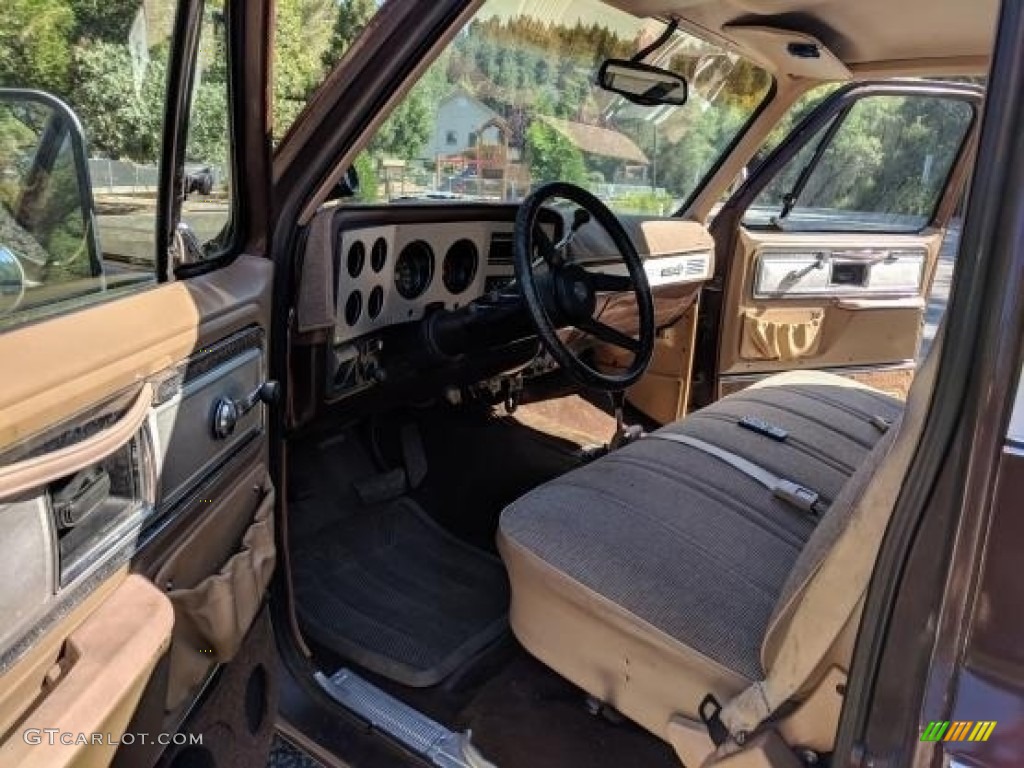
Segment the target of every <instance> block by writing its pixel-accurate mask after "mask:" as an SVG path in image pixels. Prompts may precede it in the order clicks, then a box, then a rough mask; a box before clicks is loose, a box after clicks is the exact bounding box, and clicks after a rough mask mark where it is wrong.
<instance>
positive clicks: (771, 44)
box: [722, 24, 852, 81]
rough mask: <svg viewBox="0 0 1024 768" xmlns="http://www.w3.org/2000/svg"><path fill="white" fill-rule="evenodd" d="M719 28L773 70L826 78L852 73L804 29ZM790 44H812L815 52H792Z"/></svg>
mask: <svg viewBox="0 0 1024 768" xmlns="http://www.w3.org/2000/svg"><path fill="white" fill-rule="evenodd" d="M722 32H724V33H725V34H726V35H728V36H729V38H730V39H732V40H733V41H734V42H736V43H738V44H740V45H741V46H743V47H744V48H745V49H746V50H747V51H748V53H749V54H750V56H751V58H753V59H754V60H755V61H758V62H760V63H762V64H764V65H765V66H766V67H767V69H769V70H771V71H773V72H776V73H781V74H786V75H790V76H793V77H810V78H814V79H815V80H829V81H832V80H836V81H841V80H849V79H850V78H851V77H852V75H851V74H850V70H849V69H848V68H847V66H846V65H845V64H844V63H843V62H842V61H840V60H839V57H837V56H836V55H835V54H834V53H833V52H832V51H831V50H830V49H829V47H828V46H827V45H825V44H824V43H823V42H821V40H819V39H818V38H816V37H814V36H813V35H809V34H806V33H805V32H794V31H791V30H787V29H779V28H777V27H766V26H754V25H747V24H726V25H725V26H724V27H722ZM792 44H805V45H813V46H815V47H817V49H818V56H816V57H808V58H798V57H796V56H793V55H792V54H791V53H789V46H790V45H792Z"/></svg>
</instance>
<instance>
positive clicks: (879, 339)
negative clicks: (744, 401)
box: [719, 230, 942, 386]
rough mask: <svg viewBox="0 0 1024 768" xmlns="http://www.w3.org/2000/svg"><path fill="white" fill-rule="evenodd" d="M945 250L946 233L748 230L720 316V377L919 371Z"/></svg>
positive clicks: (738, 252) (736, 258) (726, 383)
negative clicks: (928, 300) (929, 296)
mask: <svg viewBox="0 0 1024 768" xmlns="http://www.w3.org/2000/svg"><path fill="white" fill-rule="evenodd" d="M941 244H942V232H940V231H928V232H924V233H921V234H915V235H856V234H850V235H839V234H811V233H800V234H784V233H771V232H756V231H749V230H743V231H741V233H740V237H739V246H738V250H737V253H736V256H735V263H734V266H735V269H733V270H732V271H731V274H730V283H729V287H728V291H727V297H728V298H727V300H726V309H725V311H724V312H723V331H722V344H721V350H720V357H719V366H720V368H719V370H720V373H721V376H723V377H729V376H734V375H750V374H768V373H773V372H777V371H784V370H790V369H793V368H834V367H849V366H856V367H867V366H871V367H874V366H879V367H882V366H885V367H890V368H891V367H892V366H908V367H912V366H913V364H914V358H915V357H916V355H917V348H918V344H919V342H920V335H921V327H922V317H923V312H924V308H925V294H926V286H927V285H928V283H929V281H928V279H927V278H928V277H929V276H930V275H931V274H932V271H933V270H934V265H935V261H936V259H937V258H938V252H939V248H940V246H941ZM725 386H728V382H727V381H726V382H725Z"/></svg>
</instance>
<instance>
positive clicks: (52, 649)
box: [0, 566, 128, 744]
mask: <svg viewBox="0 0 1024 768" xmlns="http://www.w3.org/2000/svg"><path fill="white" fill-rule="evenodd" d="M127 575H128V567H127V566H124V567H122V568H120V569H118V570H117V571H115V572H114V573H113V574H111V575H110V576H109V577H108V578H106V579H105V580H104V581H102V582H100V584H99V586H97V587H96V588H95V589H94V590H93V591H92V592H90V593H89V594H88V595H86V596H85V597H84V598H83V599H82V601H81V602H80V603H78V604H76V605H72V606H71V607H69V608H66V609H64V616H63V617H62V618H61V619H60V621H59V622H57V623H56V624H54V626H52V627H50V628H49V629H48V630H46V631H44V632H41V633H39V634H38V635H37V640H36V642H35V643H33V644H32V645H31V647H30V648H29V649H28V650H27V651H26V652H25V655H24V656H22V657H21V658H20V659H18V660H17V661H16V662H15V663H14V665H13V666H11V667H10V668H9V669H8V670H7V671H6V672H4V674H3V675H0V744H2V742H3V741H4V738H5V737H6V736H7V735H8V731H9V730H10V728H11V726H12V725H13V724H14V723H16V722H17V721H18V720H20V719H21V718H22V717H24V715H25V713H26V711H28V709H30V708H31V706H32V704H33V703H34V702H35V700H36V698H37V697H38V696H39V692H40V691H41V690H43V688H44V687H45V685H46V682H45V681H46V678H47V673H48V672H49V671H50V670H52V669H54V668H55V665H56V664H57V661H58V660H59V659H60V656H61V652H62V648H63V646H64V640H65V639H66V638H67V636H68V635H69V634H71V632H73V631H74V629H75V628H76V627H78V626H79V625H81V623H82V622H83V621H85V620H86V619H87V618H89V616H90V614H92V612H93V611H95V610H96V609H97V608H98V607H99V606H100V605H102V604H103V601H104V600H106V599H107V598H108V597H109V596H110V595H111V594H112V593H113V592H114V591H115V590H116V589H117V587H118V586H120V584H121V582H122V581H124V579H125V577H126V576H127Z"/></svg>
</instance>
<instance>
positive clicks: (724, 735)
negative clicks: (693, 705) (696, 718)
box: [697, 693, 729, 747]
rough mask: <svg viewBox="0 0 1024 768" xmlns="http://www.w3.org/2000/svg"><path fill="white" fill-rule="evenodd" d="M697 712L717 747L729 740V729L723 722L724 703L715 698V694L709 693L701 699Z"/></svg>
mask: <svg viewBox="0 0 1024 768" xmlns="http://www.w3.org/2000/svg"><path fill="white" fill-rule="evenodd" d="M697 714H698V715H700V721H701V722H702V723H704V727H705V728H707V729H708V736H709V737H710V738H711V742H712V743H713V744H714V745H715V746H716V747H720V746H722V745H723V744H724V743H725V742H727V741H728V740H729V729H728V728H726V727H725V723H723V722H722V717H721V715H722V705H721V704H720V703H719V701H718V699H716V698H715V694H713V693H709V694H707V695H706V696H705V697H704V698H703V699H701V702H700V705H699V706H698V707H697Z"/></svg>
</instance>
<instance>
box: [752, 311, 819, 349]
mask: <svg viewBox="0 0 1024 768" xmlns="http://www.w3.org/2000/svg"><path fill="white" fill-rule="evenodd" d="M824 318H825V312H824V310H822V309H767V310H760V309H748V310H746V311H745V312H744V313H743V335H742V337H741V341H740V357H742V358H743V359H745V360H797V359H799V358H802V357H812V356H814V355H815V354H817V352H818V348H819V347H820V346H821V331H822V327H823V326H824Z"/></svg>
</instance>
